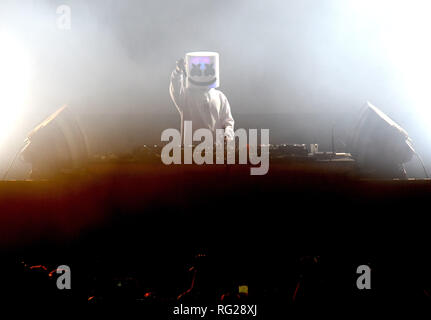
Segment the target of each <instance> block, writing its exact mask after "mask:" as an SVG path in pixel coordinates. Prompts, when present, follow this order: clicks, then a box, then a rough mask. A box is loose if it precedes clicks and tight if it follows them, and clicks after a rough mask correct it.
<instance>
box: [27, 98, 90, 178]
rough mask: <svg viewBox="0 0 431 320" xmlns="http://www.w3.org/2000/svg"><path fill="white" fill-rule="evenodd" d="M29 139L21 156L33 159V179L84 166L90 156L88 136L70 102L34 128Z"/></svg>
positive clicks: (73, 171) (63, 172)
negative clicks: (68, 105) (72, 111)
mask: <svg viewBox="0 0 431 320" xmlns="http://www.w3.org/2000/svg"><path fill="white" fill-rule="evenodd" d="M26 142H27V145H26V146H25V148H24V149H23V151H22V158H23V159H24V161H26V162H29V163H31V165H32V173H31V178H33V179H49V178H53V177H56V176H58V175H61V174H75V173H79V172H81V171H82V169H85V165H86V163H87V160H88V148H87V140H86V136H85V135H84V133H83V131H82V130H81V128H80V126H79V123H78V122H77V120H76V119H75V117H74V116H73V114H72V113H71V112H70V111H69V110H68V109H67V106H63V107H61V108H60V109H58V110H57V111H55V112H54V113H53V114H51V115H50V116H49V117H48V118H47V119H46V120H45V121H43V122H42V123H41V124H39V125H38V126H37V127H36V128H35V129H33V131H32V132H30V133H29V135H28V137H27V139H26Z"/></svg>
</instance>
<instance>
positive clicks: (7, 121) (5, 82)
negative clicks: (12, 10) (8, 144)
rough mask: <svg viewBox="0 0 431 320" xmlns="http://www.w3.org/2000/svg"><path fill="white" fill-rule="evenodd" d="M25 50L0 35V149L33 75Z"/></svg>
mask: <svg viewBox="0 0 431 320" xmlns="http://www.w3.org/2000/svg"><path fill="white" fill-rule="evenodd" d="M27 52H28V51H27V50H26V49H25V48H24V47H23V46H22V45H21V44H20V43H19V42H18V41H17V40H16V39H15V38H13V37H12V36H11V35H10V34H7V33H5V32H0V147H1V146H2V145H3V143H4V141H5V140H6V139H7V138H8V137H9V135H10V134H11V132H12V130H13V129H14V128H15V126H16V125H17V122H18V120H19V119H20V118H21V117H22V115H23V113H24V107H25V104H26V102H27V101H26V99H27V97H28V93H29V85H30V80H31V76H32V70H31V69H32V68H31V61H30V58H29V55H28V53H27Z"/></svg>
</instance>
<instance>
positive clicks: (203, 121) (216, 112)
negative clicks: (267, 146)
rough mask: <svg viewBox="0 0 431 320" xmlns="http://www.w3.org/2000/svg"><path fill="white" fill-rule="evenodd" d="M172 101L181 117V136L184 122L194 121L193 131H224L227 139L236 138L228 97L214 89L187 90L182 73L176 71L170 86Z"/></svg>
mask: <svg viewBox="0 0 431 320" xmlns="http://www.w3.org/2000/svg"><path fill="white" fill-rule="evenodd" d="M169 91H170V94H171V98H172V101H173V102H174V104H175V106H176V107H177V109H178V111H179V113H180V115H181V136H182V137H183V136H184V135H183V127H184V121H192V126H193V131H195V130H197V129H200V128H206V129H210V130H211V131H212V132H213V137H215V132H216V129H224V130H225V136H226V138H227V139H233V138H234V120H233V117H232V113H231V110H230V105H229V102H228V100H227V98H226V96H225V95H224V94H223V92H221V91H220V90H217V89H214V88H207V87H205V88H202V89H200V88H198V89H195V88H186V86H185V78H184V75H183V73H182V72H178V70H177V69H175V70H174V71H173V72H172V74H171V83H170V86H169Z"/></svg>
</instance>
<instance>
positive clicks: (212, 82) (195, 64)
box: [185, 51, 220, 89]
mask: <svg viewBox="0 0 431 320" xmlns="http://www.w3.org/2000/svg"><path fill="white" fill-rule="evenodd" d="M185 64H186V70H187V80H186V87H187V88H202V89H204V88H217V87H218V86H219V85H220V76H219V54H218V53H217V52H203V51H202V52H189V53H187V54H186V59H185Z"/></svg>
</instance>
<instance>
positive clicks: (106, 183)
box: [0, 161, 431, 319]
mask: <svg viewBox="0 0 431 320" xmlns="http://www.w3.org/2000/svg"><path fill="white" fill-rule="evenodd" d="M354 169H355V168H354V165H353V164H351V163H344V162H315V161H308V162H307V161H305V162H301V161H296V162H295V161H292V162H289V161H287V162H285V163H279V164H277V163H273V164H271V166H270V170H269V173H268V174H267V175H266V176H250V175H249V173H250V171H249V167H247V166H240V165H237V166H226V165H217V166H206V167H203V166H200V167H199V166H170V167H166V166H162V165H160V164H146V165H140V164H136V163H135V164H133V163H119V164H99V165H97V164H96V165H93V166H92V167H91V168H90V169H89V171H88V172H87V173H86V174H85V175H80V176H73V177H72V176H69V177H62V178H59V179H53V180H51V181H7V182H0V229H1V230H0V234H1V241H0V245H1V250H2V263H1V273H0V277H1V278H2V279H1V283H2V296H3V299H2V300H1V301H2V303H5V304H6V303H7V304H9V303H14V304H18V305H25V304H28V303H37V304H43V305H51V304H100V305H112V304H134V305H137V306H141V307H142V308H143V310H144V311H148V312H149V311H151V312H157V314H158V317H157V318H159V319H167V318H172V312H173V308H174V307H175V306H179V305H180V304H183V305H214V306H215V305H217V304H221V303H224V304H256V305H257V308H258V312H259V314H258V316H260V318H268V317H269V315H283V314H288V313H289V312H291V311H294V310H298V309H301V310H312V309H315V308H316V307H318V306H320V307H322V306H324V307H325V308H329V309H332V308H334V309H336V308H338V307H339V306H340V304H342V305H344V306H345V305H348V306H355V307H357V308H361V309H364V308H371V307H373V306H374V307H375V306H378V307H383V308H385V307H390V308H391V309H393V308H396V307H400V306H406V305H413V304H414V305H416V304H423V303H430V302H431V296H430V295H431V254H430V251H429V248H428V241H429V227H428V223H427V222H428V220H429V219H427V217H428V214H429V209H428V203H429V195H430V193H431V181H429V180H404V181H402V180H363V179H359V178H358V176H357V175H355V171H354ZM363 264H366V265H368V266H370V268H371V272H372V289H371V290H358V288H357V286H356V279H357V278H358V276H359V275H358V274H356V268H357V267H358V266H359V265H363ZM59 265H67V266H69V267H70V269H71V279H72V280H71V283H72V289H71V290H59V289H57V287H56V279H57V277H58V275H57V274H56V273H55V272H53V273H50V272H51V271H53V270H55V269H56V268H57V267H58V266H59ZM240 285H247V286H248V294H245V293H242V294H239V293H238V287H239V286H240ZM188 289H190V290H188ZM352 310H353V309H352ZM209 317H210V316H209Z"/></svg>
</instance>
